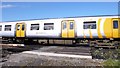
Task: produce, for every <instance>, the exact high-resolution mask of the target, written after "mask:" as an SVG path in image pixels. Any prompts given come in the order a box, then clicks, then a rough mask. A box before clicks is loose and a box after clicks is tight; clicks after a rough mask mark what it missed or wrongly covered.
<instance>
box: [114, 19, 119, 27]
mask: <svg viewBox="0 0 120 68" xmlns="http://www.w3.org/2000/svg"><path fill="white" fill-rule="evenodd" d="M118 27H119V25H118V20H114V21H113V29H118Z"/></svg>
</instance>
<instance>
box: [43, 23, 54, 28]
mask: <svg viewBox="0 0 120 68" xmlns="http://www.w3.org/2000/svg"><path fill="white" fill-rule="evenodd" d="M44 30H54V23H44Z"/></svg>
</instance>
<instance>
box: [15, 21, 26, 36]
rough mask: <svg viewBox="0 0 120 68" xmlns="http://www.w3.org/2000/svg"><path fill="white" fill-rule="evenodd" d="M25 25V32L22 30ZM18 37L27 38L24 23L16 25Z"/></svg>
mask: <svg viewBox="0 0 120 68" xmlns="http://www.w3.org/2000/svg"><path fill="white" fill-rule="evenodd" d="M23 25H24V30H22V26H23ZM18 26H19V27H18ZM16 37H25V24H24V23H17V25H16Z"/></svg>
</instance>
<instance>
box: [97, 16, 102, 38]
mask: <svg viewBox="0 0 120 68" xmlns="http://www.w3.org/2000/svg"><path fill="white" fill-rule="evenodd" d="M101 20H102V19H101V18H100V19H99V20H98V25H97V32H98V38H103V37H102V34H101V33H100V23H101Z"/></svg>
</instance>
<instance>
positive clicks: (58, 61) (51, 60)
mask: <svg viewBox="0 0 120 68" xmlns="http://www.w3.org/2000/svg"><path fill="white" fill-rule="evenodd" d="M102 62H103V60H97V59H82V58H66V57H50V56H39V55H33V54H24V53H19V54H13V55H11V56H10V57H9V59H8V61H6V62H5V63H3V64H2V66H102Z"/></svg>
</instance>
